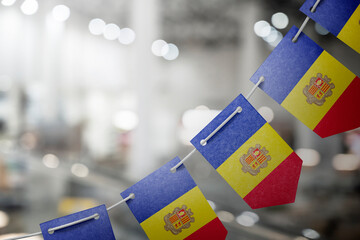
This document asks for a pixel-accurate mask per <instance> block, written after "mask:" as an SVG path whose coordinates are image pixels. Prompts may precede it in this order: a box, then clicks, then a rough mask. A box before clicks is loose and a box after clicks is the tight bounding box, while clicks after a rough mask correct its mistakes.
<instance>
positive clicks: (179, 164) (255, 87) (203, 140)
mask: <svg viewBox="0 0 360 240" xmlns="http://www.w3.org/2000/svg"><path fill="white" fill-rule="evenodd" d="M264 81H265V78H264V76H261V77H260V78H259V81H258V82H257V83H256V84H255V86H254V87H253V88H252V89H251V91H250V92H249V93H248V95H247V96H246V100H249V98H250V97H251V96H252V95H253V94H254V92H255V90H256V89H257V88H258V87H259V85H260V84H261V83H262V82H264ZM241 111H242V108H241V107H240V106H238V107H237V108H236V109H235V111H234V112H233V113H231V114H230V116H228V117H227V118H226V119H225V121H223V122H222V123H221V124H220V125H219V126H218V127H217V128H216V129H215V130H214V131H212V133H210V135H209V136H207V137H206V138H205V139H202V140H201V141H200V144H201V145H202V146H205V145H206V144H207V141H209V139H210V138H212V137H213V136H214V135H215V134H216V133H217V132H218V131H219V130H220V129H221V128H222V127H224V126H225V124H226V123H228V122H229V121H230V120H231V119H232V118H233V117H234V116H235V115H236V114H237V113H241ZM196 150H197V149H196V148H194V149H193V150H192V151H191V152H190V153H189V154H188V155H187V156H186V157H185V158H184V159H183V160H181V161H180V162H178V164H176V165H175V166H174V167H172V168H171V169H170V171H171V172H172V173H175V172H176V169H177V168H178V167H180V166H181V165H182V164H183V163H184V162H185V161H187V160H188V159H189V158H190V156H192V155H193V154H194V153H195V152H196Z"/></svg>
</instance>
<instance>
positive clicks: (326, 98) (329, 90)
mask: <svg viewBox="0 0 360 240" xmlns="http://www.w3.org/2000/svg"><path fill="white" fill-rule="evenodd" d="M324 2H326V1H324ZM297 31H298V29H297V28H296V27H293V28H291V30H290V31H289V32H288V34H287V35H286V36H285V37H284V39H283V40H282V41H281V42H280V44H279V45H278V46H277V47H276V48H275V49H274V50H273V52H272V53H271V54H270V56H269V57H268V58H267V59H266V60H265V62H264V63H263V64H262V65H261V66H260V68H259V69H258V70H257V71H256V73H255V74H254V75H253V76H252V77H251V79H250V80H251V81H252V82H253V83H256V82H257V81H258V79H259V77H260V76H263V77H264V78H265V81H264V82H263V83H262V84H261V85H260V88H261V89H262V90H264V91H265V92H266V93H267V94H268V95H269V96H270V97H272V98H273V99H274V100H275V101H277V102H278V103H279V104H281V106H282V107H284V108H285V109H286V110H288V111H289V112H290V113H291V114H293V115H294V116H295V117H296V118H297V119H299V120H300V121H301V122H303V123H304V124H305V125H306V126H308V127H309V128H310V129H312V130H313V131H314V132H315V133H317V134H318V135H319V136H321V137H328V136H331V135H334V134H337V133H341V132H345V131H348V130H351V129H354V128H357V127H360V111H359V110H358V109H359V106H360V94H359V92H360V78H359V77H357V76H356V75H355V74H354V73H352V72H351V71H350V70H348V69H347V68H346V67H345V66H343V65H342V64H341V63H340V62H338V61H337V60H336V59H335V58H334V57H332V56H331V55H330V54H329V53H327V52H326V51H324V50H323V49H322V48H321V47H320V46H318V45H317V44H316V43H315V42H313V41H312V40H311V39H310V38H309V37H307V36H306V35H305V34H304V33H301V34H300V36H299V38H298V40H297V41H296V42H295V43H293V42H292V41H291V40H292V38H293V37H294V36H295V34H296V32H297Z"/></svg>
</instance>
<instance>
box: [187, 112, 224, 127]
mask: <svg viewBox="0 0 360 240" xmlns="http://www.w3.org/2000/svg"><path fill="white" fill-rule="evenodd" d="M219 113H220V111H218V110H209V109H207V110H206V109H190V110H187V111H185V112H184V114H183V116H182V123H183V125H184V127H185V128H188V129H194V128H195V129H196V130H201V129H202V128H203V127H204V126H205V125H206V124H208V123H209V122H211V120H213V119H214V118H215V117H216V115H218V114H219Z"/></svg>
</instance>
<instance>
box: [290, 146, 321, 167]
mask: <svg viewBox="0 0 360 240" xmlns="http://www.w3.org/2000/svg"><path fill="white" fill-rule="evenodd" d="M296 154H297V155H299V157H300V158H301V159H302V160H303V166H304V167H315V166H317V165H318V164H319V163H320V153H319V152H318V151H316V150H314V149H311V148H299V149H297V150H296Z"/></svg>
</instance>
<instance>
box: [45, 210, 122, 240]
mask: <svg viewBox="0 0 360 240" xmlns="http://www.w3.org/2000/svg"><path fill="white" fill-rule="evenodd" d="M94 215H96V217H93V218H90V219H88V220H86V221H83V222H81V221H80V222H79V223H77V224H75V225H73V226H68V227H65V228H63V229H60V230H56V231H50V232H49V230H51V229H53V228H56V227H59V226H62V225H65V224H69V223H73V222H75V221H79V220H82V219H86V218H89V217H91V216H94ZM40 228H41V232H42V234H43V237H44V240H64V239H76V240H99V239H101V240H115V236H114V233H113V229H112V227H111V223H110V219H109V215H108V212H107V210H106V207H105V205H100V206H98V207H94V208H91V209H87V210H85V211H81V212H77V213H74V214H71V215H68V216H64V217H61V218H57V219H53V220H51V221H48V222H45V223H41V224H40Z"/></svg>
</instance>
